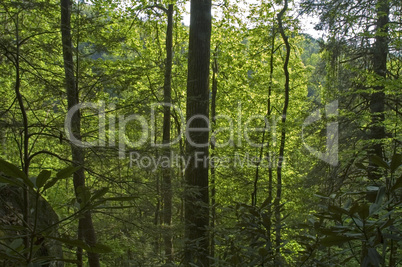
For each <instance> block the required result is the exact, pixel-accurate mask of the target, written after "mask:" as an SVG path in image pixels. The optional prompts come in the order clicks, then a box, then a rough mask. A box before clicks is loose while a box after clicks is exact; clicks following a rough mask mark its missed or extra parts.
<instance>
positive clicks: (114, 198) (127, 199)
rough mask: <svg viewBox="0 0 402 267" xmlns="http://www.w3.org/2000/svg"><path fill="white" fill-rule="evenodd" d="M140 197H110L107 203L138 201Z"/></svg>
mask: <svg viewBox="0 0 402 267" xmlns="http://www.w3.org/2000/svg"><path fill="white" fill-rule="evenodd" d="M137 198H138V197H109V198H105V200H107V201H132V200H135V199H137Z"/></svg>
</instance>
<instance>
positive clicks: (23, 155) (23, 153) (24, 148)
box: [14, 14, 32, 263]
mask: <svg viewBox="0 0 402 267" xmlns="http://www.w3.org/2000/svg"><path fill="white" fill-rule="evenodd" d="M19 33H20V21H19V14H17V16H16V20H15V40H16V55H15V61H14V66H15V87H14V90H15V95H16V98H17V100H18V105H19V108H20V111H21V115H22V125H23V127H24V129H23V133H24V135H23V139H22V142H23V144H21V150H20V159H21V166H22V169H23V171H24V173H25V175H26V176H27V177H29V151H28V150H29V147H28V145H29V132H28V116H27V113H26V110H25V106H24V100H23V96H22V94H21V90H20V89H21V74H20V46H21V43H20V35H19ZM23 200H24V205H23V209H22V216H23V221H24V226H25V229H26V231H27V233H26V236H25V237H24V246H25V248H26V249H27V251H31V252H32V244H30V241H29V240H30V236H31V233H30V232H29V229H30V216H29V188H28V186H25V187H24V190H23ZM28 248H30V249H29V250H28ZM25 256H26V258H27V263H29V262H30V260H31V257H32V253H28V252H27V253H26V254H25Z"/></svg>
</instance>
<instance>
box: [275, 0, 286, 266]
mask: <svg viewBox="0 0 402 267" xmlns="http://www.w3.org/2000/svg"><path fill="white" fill-rule="evenodd" d="M287 9H288V0H285V4H284V7H283V9H282V10H281V11H280V12H279V14H278V26H279V33H280V34H281V37H282V39H283V42H284V43H285V47H286V55H285V62H284V64H283V71H284V73H285V102H284V105H283V110H282V120H281V122H282V130H281V143H280V147H279V157H278V165H277V181H276V198H275V220H276V222H275V223H276V225H275V230H276V240H275V245H276V255H277V257H278V258H277V260H278V263H279V264H280V262H281V253H280V246H281V244H282V240H281V208H282V205H281V198H282V167H283V158H284V154H285V141H286V127H285V126H286V115H287V110H288V105H289V80H290V78H289V69H288V64H289V57H290V45H289V41H288V36H286V34H285V30H284V28H283V24H282V19H283V15H284V14H285V12H286V10H287Z"/></svg>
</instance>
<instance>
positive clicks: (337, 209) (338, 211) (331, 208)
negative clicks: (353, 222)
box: [328, 205, 349, 215]
mask: <svg viewBox="0 0 402 267" xmlns="http://www.w3.org/2000/svg"><path fill="white" fill-rule="evenodd" d="M328 210H329V211H330V212H333V213H336V214H346V215H348V214H349V213H348V212H347V211H346V210H345V209H342V208H340V207H338V206H333V205H330V206H329V207H328Z"/></svg>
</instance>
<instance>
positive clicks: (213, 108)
mask: <svg viewBox="0 0 402 267" xmlns="http://www.w3.org/2000/svg"><path fill="white" fill-rule="evenodd" d="M212 70H213V72H212V99H211V117H212V127H211V151H212V155H211V253H210V254H211V258H215V230H214V228H215V220H216V207H215V205H216V187H215V164H216V162H215V161H214V156H215V141H216V139H215V136H214V130H215V127H216V118H215V117H216V95H217V93H218V77H217V76H218V46H216V47H215V51H214V54H213V63H212ZM213 263H214V260H211V265H212V264H213Z"/></svg>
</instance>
